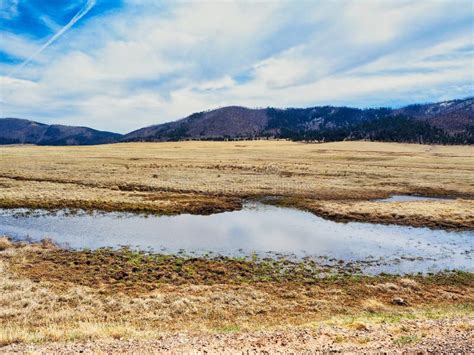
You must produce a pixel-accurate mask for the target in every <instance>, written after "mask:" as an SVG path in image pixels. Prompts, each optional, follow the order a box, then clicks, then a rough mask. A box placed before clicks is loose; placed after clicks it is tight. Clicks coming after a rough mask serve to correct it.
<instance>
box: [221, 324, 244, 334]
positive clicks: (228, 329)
mask: <svg viewBox="0 0 474 355" xmlns="http://www.w3.org/2000/svg"><path fill="white" fill-rule="evenodd" d="M216 331H217V332H218V333H237V332H240V331H241V328H240V327H239V326H238V325H236V324H229V325H225V326H223V327H220V328H216Z"/></svg>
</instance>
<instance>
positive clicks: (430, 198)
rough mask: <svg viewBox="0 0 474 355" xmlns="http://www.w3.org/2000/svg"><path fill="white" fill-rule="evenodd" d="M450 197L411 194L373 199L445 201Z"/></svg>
mask: <svg viewBox="0 0 474 355" xmlns="http://www.w3.org/2000/svg"><path fill="white" fill-rule="evenodd" d="M446 200H452V198H446V197H426V196H412V195H393V196H390V197H389V198H382V199H378V200H375V201H377V202H411V201H446Z"/></svg>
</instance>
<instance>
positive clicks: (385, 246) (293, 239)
mask: <svg viewBox="0 0 474 355" xmlns="http://www.w3.org/2000/svg"><path fill="white" fill-rule="evenodd" d="M0 234H5V235H9V236H12V237H14V238H17V239H31V240H39V239H42V238H45V237H47V238H51V239H52V240H54V241H55V242H57V243H59V244H61V245H65V246H69V247H72V248H89V249H96V248H99V247H119V246H123V245H129V246H131V247H134V248H135V247H136V248H139V249H142V250H150V251H154V252H164V253H176V252H179V251H180V250H185V251H186V253H187V254H197V255H203V254H208V253H214V254H219V255H228V256H242V255H250V254H252V253H254V252H255V253H257V254H259V255H261V256H268V255H271V256H278V255H280V254H285V255H291V256H293V257H295V258H301V257H305V256H309V257H314V258H319V259H320V260H326V261H327V262H328V263H330V262H333V263H335V264H337V263H342V262H341V261H340V260H342V261H344V263H348V262H349V263H354V262H356V263H357V265H359V266H360V267H361V269H362V270H364V271H365V272H369V273H378V272H390V273H415V272H436V271H442V270H445V269H449V270H451V269H461V270H467V271H474V265H473V262H472V255H473V251H474V232H448V231H442V230H431V229H428V228H412V227H404V226H394V225H388V226H387V225H378V224H370V223H336V222H332V221H327V220H324V219H322V218H320V217H317V216H315V215H313V214H311V213H308V212H304V211H299V210H295V209H291V208H280V207H274V206H268V205H263V204H259V203H249V204H246V205H245V206H244V208H243V210H241V211H235V212H226V213H220V214H214V215H210V216H197V215H186V214H183V215H178V216H148V217H146V216H141V215H134V214H130V213H97V212H96V213H92V214H87V213H85V212H81V213H78V214H75V215H70V214H69V213H68V212H67V211H61V212H57V213H55V214H51V213H48V212H45V211H34V213H29V212H28V211H27V210H22V209H17V210H1V209H0Z"/></svg>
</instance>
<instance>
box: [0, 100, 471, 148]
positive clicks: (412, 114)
mask: <svg viewBox="0 0 474 355" xmlns="http://www.w3.org/2000/svg"><path fill="white" fill-rule="evenodd" d="M255 138H284V139H290V140H303V141H322V142H330V141H343V140H370V141H385V142H405V143H427V144H474V98H472V97H471V98H467V99H463V100H451V101H444V102H439V103H430V104H417V105H410V106H406V107H402V108H398V109H391V108H369V109H360V108H351V107H336V106H316V107H310V108H286V109H279V108H271V107H268V108H260V109H250V108H245V107H239V106H229V107H223V108H219V109H216V110H210V111H203V112H197V113H193V114H192V115H190V116H188V117H186V118H183V119H180V120H178V121H173V122H168V123H163V124H159V125H153V126H149V127H145V128H141V129H138V130H135V131H133V132H130V133H128V134H126V135H120V134H117V133H111V132H102V131H96V130H94V129H91V128H87V127H73V126H62V125H46V124H42V123H38V122H34V121H29V120H23V119H17V118H3V119H0V144H17V143H21V144H37V145H90V144H104V143H114V142H120V141H121V142H155V141H157V142H158V141H179V140H225V139H255Z"/></svg>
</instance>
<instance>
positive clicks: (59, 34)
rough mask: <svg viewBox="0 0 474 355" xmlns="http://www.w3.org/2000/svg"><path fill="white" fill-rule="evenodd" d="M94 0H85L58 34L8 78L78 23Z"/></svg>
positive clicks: (91, 6) (10, 74)
mask: <svg viewBox="0 0 474 355" xmlns="http://www.w3.org/2000/svg"><path fill="white" fill-rule="evenodd" d="M95 3H96V0H87V3H86V4H85V5H84V7H83V8H82V9H81V10H80V11H79V12H78V13H77V14H76V15H75V16H74V17H73V18H72V19H71V20H70V21H69V22H68V23H67V24H66V25H65V26H64V27H62V28H61V29H60V30H59V31H58V32H56V33H55V34H54V36H53V37H51V38H50V39H49V40H48V41H47V42H46V43H45V44H43V45H42V46H41V47H40V48H38V49H37V50H36V52H34V53H33V54H32V55H31V56H30V57H29V58H28V59H26V60H25V61H24V62H23V63H21V64H20V65H18V66H17V67H15V68H14V69H13V70H12V71H11V72H10V73H9V74H8V76H12V75H14V74H16V73H18V71H20V70H21V69H23V67H24V66H25V65H27V64H28V63H29V62H31V61H32V60H33V59H34V58H35V57H36V56H37V55H39V54H40V53H41V52H43V51H44V50H45V49H46V48H48V47H49V46H50V45H51V44H52V43H53V42H55V41H56V40H57V39H58V38H59V37H61V36H62V35H63V34H64V32H66V31H67V30H69V29H70V28H71V27H72V26H74V24H75V23H76V22H77V21H79V20H80V19H81V18H82V17H84V16H85V15H86V14H87V13H88V12H89V11H90V10H91V9H92V8H93V7H94V5H95Z"/></svg>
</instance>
